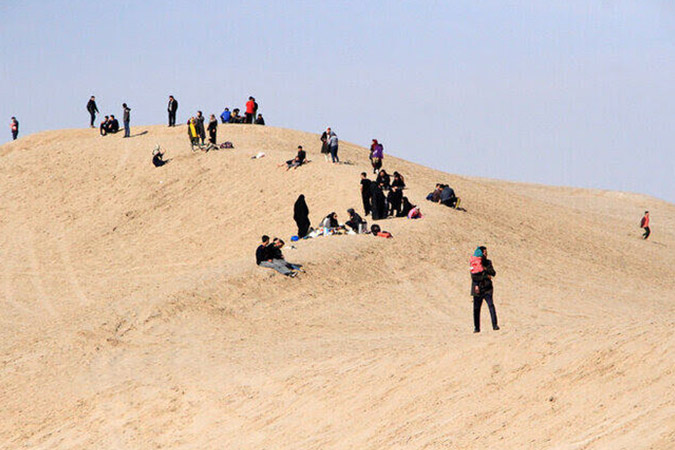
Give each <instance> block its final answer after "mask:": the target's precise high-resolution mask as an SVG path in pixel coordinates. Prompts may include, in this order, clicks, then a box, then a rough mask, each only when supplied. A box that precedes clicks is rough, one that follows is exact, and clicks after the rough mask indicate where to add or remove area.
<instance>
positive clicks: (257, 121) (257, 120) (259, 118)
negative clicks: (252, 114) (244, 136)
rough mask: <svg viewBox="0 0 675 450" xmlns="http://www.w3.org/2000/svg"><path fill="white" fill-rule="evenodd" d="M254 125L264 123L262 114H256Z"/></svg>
mask: <svg viewBox="0 0 675 450" xmlns="http://www.w3.org/2000/svg"><path fill="white" fill-rule="evenodd" d="M255 124H256V125H265V119H263V116H262V114H258V117H256V119H255Z"/></svg>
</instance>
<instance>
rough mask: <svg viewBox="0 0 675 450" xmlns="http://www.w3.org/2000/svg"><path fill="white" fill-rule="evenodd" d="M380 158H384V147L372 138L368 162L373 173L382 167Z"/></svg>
mask: <svg viewBox="0 0 675 450" xmlns="http://www.w3.org/2000/svg"><path fill="white" fill-rule="evenodd" d="M382 158H384V147H383V146H382V144H380V143H379V142H377V139H373V143H372V144H371V145H370V164H371V165H372V166H373V173H377V171H378V170H380V169H381V168H382Z"/></svg>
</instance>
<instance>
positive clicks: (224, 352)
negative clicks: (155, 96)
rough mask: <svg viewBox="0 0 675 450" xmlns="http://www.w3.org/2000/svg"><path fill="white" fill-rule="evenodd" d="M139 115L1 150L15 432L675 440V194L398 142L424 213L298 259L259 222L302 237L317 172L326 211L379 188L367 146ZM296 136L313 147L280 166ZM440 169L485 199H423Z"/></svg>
mask: <svg viewBox="0 0 675 450" xmlns="http://www.w3.org/2000/svg"><path fill="white" fill-rule="evenodd" d="M142 131H147V133H146V134H143V135H139V133H140V132H142ZM336 131H338V133H339V130H336ZM132 134H133V135H135V137H133V138H131V139H122V138H121V134H118V135H116V136H108V137H105V138H103V137H100V136H99V135H98V130H89V129H87V130H62V131H50V132H43V133H39V134H35V135H31V136H26V137H22V138H20V139H18V140H17V141H15V142H12V143H9V144H5V145H3V146H1V147H0V189H1V192H2V200H0V255H1V257H2V271H1V273H0V277H1V280H0V307H1V308H2V317H1V319H0V320H1V321H2V326H1V327H0V394H1V398H2V408H0V446H2V448H50V449H51V448H63V449H75V448H77V449H80V448H82V449H93V448H96V449H99V448H100V449H127V448H138V449H146V448H200V449H210V448H214V449H223V448H254V449H258V448H289V449H325V448H355V449H392V448H413V449H414V448H459V449H474V448H475V449H486V448H488V449H494V448H501V449H541V448H554V449H636V448H653V449H668V448H674V446H675V376H674V373H673V372H674V371H675V354H674V353H673V348H675V337H674V334H673V329H674V326H675V315H674V312H675V311H674V306H673V304H674V300H675V270H674V269H673V268H674V267H675V257H674V256H673V248H674V246H675V206H674V205H673V204H671V203H668V202H664V201H661V200H657V199H654V198H650V197H647V196H643V195H637V194H629V193H619V192H608V191H599V190H585V189H574V188H561V187H547V186H539V185H530V184H523V183H511V182H503V181H496V180H486V179H479V178H472V177H465V176H459V175H452V174H448V173H442V172H440V171H436V170H433V169H430V168H426V167H423V166H420V165H417V164H413V163H410V162H406V161H404V160H401V159H397V158H394V157H391V156H389V155H386V156H385V161H384V163H385V164H384V167H385V168H386V169H387V170H388V171H389V172H390V173H391V172H393V171H394V170H398V171H399V172H401V173H402V174H403V175H404V176H405V177H406V182H407V184H408V186H409V188H408V189H407V191H406V195H407V196H408V197H409V198H410V200H411V201H412V202H413V203H415V204H418V205H420V206H421V209H422V212H423V213H424V215H425V217H424V219H422V220H416V221H411V220H407V219H393V220H387V221H382V222H381V224H382V226H383V228H384V229H386V230H389V231H390V232H392V233H393V235H394V236H395V237H394V239H389V240H386V239H381V238H376V237H372V236H367V235H358V236H331V237H321V238H316V239H310V240H306V241H301V242H298V243H296V244H294V247H295V248H290V246H287V247H286V248H285V249H284V250H285V255H286V257H287V259H289V260H291V261H294V262H299V263H301V264H304V265H305V268H306V270H307V273H305V274H300V276H298V277H297V278H296V279H290V278H286V277H283V276H281V275H279V274H277V273H276V272H274V271H271V270H269V269H262V268H258V267H257V266H256V265H255V258H254V251H255V248H256V246H257V245H258V242H259V240H260V236H261V235H262V234H269V235H271V236H279V237H281V238H283V239H285V240H286V241H287V243H289V244H290V242H289V237H290V236H291V235H292V234H295V231H296V228H295V223H294V222H293V220H292V211H293V203H294V201H295V199H296V198H297V196H298V195H299V194H301V193H303V194H305V196H306V197H307V203H308V206H309V209H310V218H311V220H312V223H313V225H316V224H317V223H318V221H319V220H320V219H321V218H323V217H324V216H325V215H326V214H328V213H329V212H331V211H337V213H338V217H339V218H340V219H341V220H342V221H343V220H345V215H346V213H345V211H346V209H347V208H349V207H355V208H356V209H357V211H362V209H361V208H362V207H361V202H360V197H359V191H358V189H359V173H360V172H361V171H364V170H366V171H367V169H368V167H369V163H368V159H367V156H368V152H367V150H366V149H364V148H362V147H359V146H357V145H352V144H349V143H346V142H342V143H341V149H340V157H341V159H342V160H343V161H348V162H349V164H343V165H339V166H334V165H331V164H327V163H326V162H324V160H323V157H322V156H321V155H319V147H320V142H319V139H318V135H316V134H311V133H305V132H299V131H293V130H287V129H280V128H273V127H260V126H237V125H231V126H222V125H221V127H220V129H219V140H220V141H223V140H229V141H232V142H233V143H234V145H235V149H234V150H222V151H217V152H209V153H202V152H197V153H192V152H191V151H190V150H189V145H188V139H187V135H186V130H185V126H181V127H177V128H174V129H169V128H166V127H163V126H150V127H135V128H132ZM157 143H159V144H161V146H162V147H163V148H164V149H165V150H166V151H167V154H166V156H167V157H169V158H171V159H172V161H171V162H170V163H169V164H168V165H166V166H164V167H162V168H154V167H153V166H152V165H151V162H150V160H151V151H152V149H153V148H154V146H155V144H157ZM386 144H387V143H386V142H385V146H386ZM298 145H303V146H304V147H305V149H306V150H307V151H308V154H309V158H310V159H311V160H312V162H311V163H310V164H308V165H306V166H304V167H301V168H299V169H298V170H295V171H290V172H286V171H285V170H284V169H283V168H278V167H277V164H279V163H280V162H283V161H284V160H286V159H290V158H291V157H292V156H293V155H294V154H295V151H296V148H297V146H298ZM385 150H386V147H385ZM259 151H263V152H265V153H266V156H265V157H264V158H262V159H251V156H252V155H254V154H256V153H257V152H259ZM453 151H459V150H454V149H448V157H449V158H451V157H452V153H453ZM442 181H445V182H447V183H449V184H450V185H451V186H453V187H454V188H455V190H456V191H457V192H458V195H459V196H460V197H461V198H462V206H463V207H465V208H466V209H467V211H466V212H460V211H454V210H451V209H449V208H446V207H444V206H441V205H436V204H432V203H430V202H427V201H424V198H425V196H426V194H427V193H428V192H429V191H431V190H432V188H433V186H434V184H435V183H436V182H442ZM645 209H649V210H650V211H651V216H652V236H651V237H650V239H649V240H648V241H643V240H641V239H640V235H641V230H640V229H639V227H638V224H639V220H640V217H641V215H642V212H643V211H644V210H645ZM478 244H484V245H486V246H487V247H488V249H489V252H490V258H491V259H492V261H493V263H494V266H495V269H496V271H497V276H496V278H495V280H494V284H495V304H496V308H497V313H498V315H499V320H500V326H501V330H500V331H492V330H491V328H490V326H489V315H488V312H487V308H485V307H484V308H483V314H482V324H483V326H482V328H483V331H482V332H481V333H480V334H476V335H474V334H473V324H472V315H471V314H472V304H471V297H470V296H469V286H470V281H469V280H470V278H469V270H468V269H469V266H468V258H469V256H470V254H471V253H472V251H473V249H474V248H475V247H476V245H478Z"/></svg>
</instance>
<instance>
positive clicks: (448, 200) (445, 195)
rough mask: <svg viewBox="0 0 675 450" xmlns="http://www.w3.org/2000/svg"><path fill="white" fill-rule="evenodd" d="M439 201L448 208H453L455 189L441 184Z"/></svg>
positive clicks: (455, 197)
mask: <svg viewBox="0 0 675 450" xmlns="http://www.w3.org/2000/svg"><path fill="white" fill-rule="evenodd" d="M440 202H441V204H443V205H445V206H448V207H450V208H454V207H455V206H456V205H457V196H456V195H455V190H454V189H453V188H451V187H450V186H448V185H447V184H446V185H443V190H442V191H441V198H440Z"/></svg>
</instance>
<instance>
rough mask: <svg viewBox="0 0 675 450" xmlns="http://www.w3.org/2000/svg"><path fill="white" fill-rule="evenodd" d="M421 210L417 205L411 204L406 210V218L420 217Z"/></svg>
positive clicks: (421, 216)
mask: <svg viewBox="0 0 675 450" xmlns="http://www.w3.org/2000/svg"><path fill="white" fill-rule="evenodd" d="M422 218H424V216H423V215H422V211H420V209H419V208H418V207H417V206H413V207H412V209H411V210H410V211H408V219H422Z"/></svg>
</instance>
